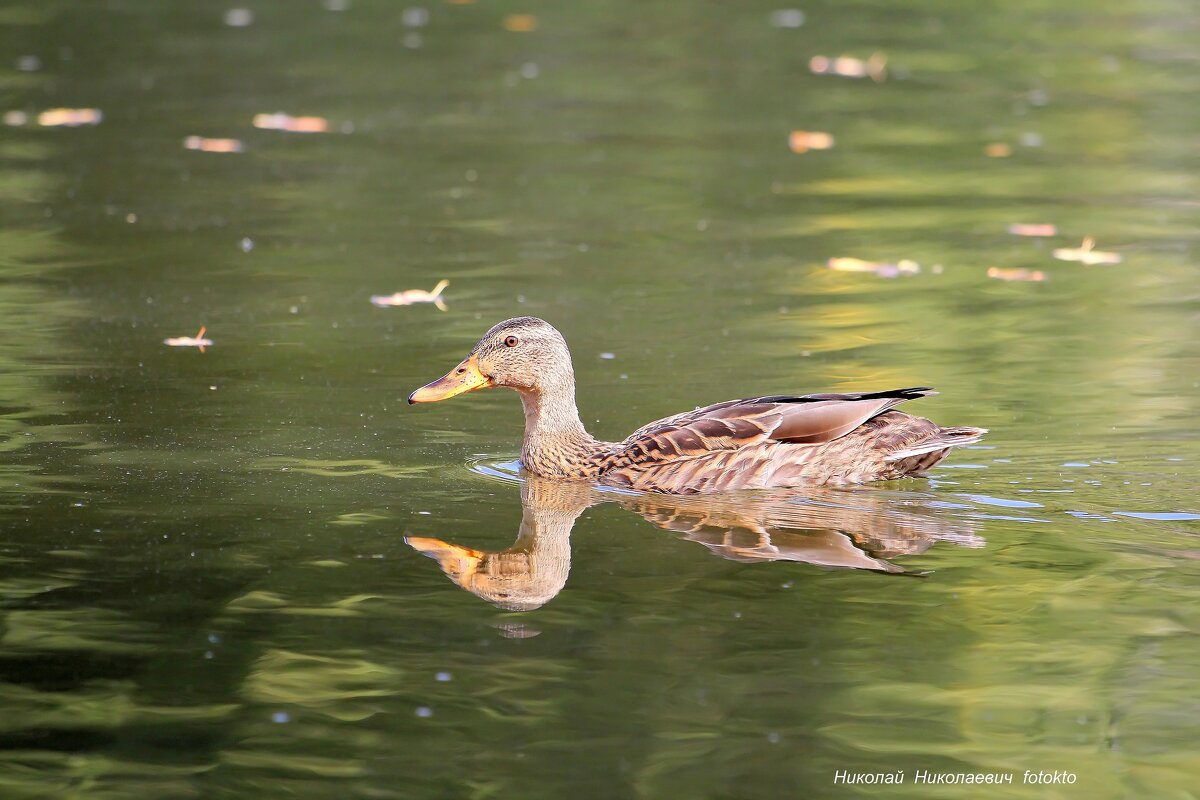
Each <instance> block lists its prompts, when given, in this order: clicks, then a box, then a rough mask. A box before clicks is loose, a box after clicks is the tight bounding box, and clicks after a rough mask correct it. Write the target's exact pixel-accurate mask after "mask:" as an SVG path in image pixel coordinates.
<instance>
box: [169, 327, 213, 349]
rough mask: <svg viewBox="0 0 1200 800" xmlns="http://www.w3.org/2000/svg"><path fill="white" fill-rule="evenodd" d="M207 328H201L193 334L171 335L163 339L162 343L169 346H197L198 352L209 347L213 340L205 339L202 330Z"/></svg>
mask: <svg viewBox="0 0 1200 800" xmlns="http://www.w3.org/2000/svg"><path fill="white" fill-rule="evenodd" d="M207 330H208V328H201V329H200V332H199V333H197V334H196V335H195V336H173V337H171V338H170V339H163V344H165V345H167V346H169V347H199V348H200V352H201V353H203V352H204V348H206V347H211V346H212V343H213V340H212V339H205V338H204V332H205V331H207Z"/></svg>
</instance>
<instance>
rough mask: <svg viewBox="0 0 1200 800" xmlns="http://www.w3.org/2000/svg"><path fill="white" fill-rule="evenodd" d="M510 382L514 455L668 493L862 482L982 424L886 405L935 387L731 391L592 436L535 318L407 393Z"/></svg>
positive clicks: (552, 343) (559, 472)
mask: <svg viewBox="0 0 1200 800" xmlns="http://www.w3.org/2000/svg"><path fill="white" fill-rule="evenodd" d="M491 386H507V387H509V388H510V389H515V390H516V391H517V392H518V393H519V394H520V395H521V403H522V405H523V406H524V407H525V442H524V444H523V445H522V446H521V464H522V465H523V466H524V467H525V469H526V470H528V471H529V472H530V473H532V474H534V475H539V476H543V477H548V478H567V479H584V480H596V481H600V482H602V483H606V484H610V485H613V486H621V487H626V488H630V489H637V490H641V491H650V492H667V493H670V494H696V493H698V492H714V491H726V490H731V489H765V488H772V487H790V486H803V485H811V484H840V483H863V482H865V481H874V480H891V479H893V478H902V477H905V476H907V475H920V474H922V473H924V472H926V471H927V470H929V469H930V468H931V467H933V466H934V465H935V464H937V463H938V462H939V461H941V460H942V459H943V458H945V457H946V454H947V453H949V452H950V448H952V447H957V446H958V445H964V444H971V443H972V442H976V441H978V440H979V437H981V436H982V435H983V434H985V433H987V431H986V430H984V429H983V428H965V427H964V428H943V427H941V426H939V425H938V424H936V423H934V422H931V421H929V420H927V419H923V418H921V417H913V416H909V415H908V414H904V413H902V412H900V411H892V410H891V409H892V408H893V407H894V406H896V405H899V404H900V403H903V402H904V401H905V400H912V399H913V398H916V397H927V396H929V395H932V394H936V392H934V391H933V390H932V389H928V388H916V389H893V390H891V391H887V392H861V393H850V394H809V395H803V396H801V397H793V396H790V395H774V396H770V397H753V398H750V399H748V400H730V401H728V402H725V403H717V404H716V405H713V406H708V407H706V408H698V409H696V410H695V411H688V412H685V413H683V414H676V415H675V416H672V417H667V418H666V419H660V420H658V421H657V422H651V423H650V424H649V425H645V426H643V427H641V428H639V429H637V430H636V431H634V432H633V433H631V434H630V435H629V436H628V437H627V438H626V439H625V440H624V441H623V442H615V443H614V442H601V441H597V440H596V439H594V438H592V436H591V434H589V433H588V432H587V431H586V430H584V428H583V423H582V422H580V421H579V411H578V410H577V409H576V408H575V373H574V370H573V369H572V367H571V353H570V351H569V350H567V343H566V341H565V340H564V339H563V337H562V334H560V333H559V332H558V331H556V330H555V329H554V327H553V326H551V325H550V324H549V323H548V322H545V321H544V320H540V319H538V318H536V317H516V318H515V319H509V320H505V321H504V322H501V323H500V324H499V325H496V326H495V327H494V328H492V329H491V330H490V331H488V332H487V333H486V334H484V337H483V338H482V339H480V340H479V343H478V344H476V345H475V347H474V349H472V350H471V353H470V355H468V356H467V357H466V358H465V359H464V360H463V361H462V362H461V363H460V364H459V365H458V366H457V367H455V368H454V369H452V370H451V371H450V372H448V373H446V375H445V376H443V377H441V378H438V379H437V380H436V381H434V382H433V383H431V384H429V385H427V386H422V387H421V388H420V389H417V390H416V391H415V392H413V393H412V394H411V395H409V398H408V402H410V403H433V402H436V401H438V400H445V399H446V398H449V397H454V396H455V395H458V394H462V393H464V392H470V391H473V390H475V389H483V388H487V387H491Z"/></svg>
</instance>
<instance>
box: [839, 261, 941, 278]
mask: <svg viewBox="0 0 1200 800" xmlns="http://www.w3.org/2000/svg"><path fill="white" fill-rule="evenodd" d="M825 263H826V265H827V266H828V267H829V268H830V269H832V270H836V271H838V272H871V273H874V274H876V275H878V276H879V277H881V278H898V277H900V276H901V275H916V274H917V273H918V272H920V271H921V265H920V264H918V263H917V262H915V261H911V260H909V259H907V258H905V259H901V260H900V261H897V262H896V263H895V264H889V263H887V262H884V261H864V260H863V259H861V258H831V259H829V261H827V262H825Z"/></svg>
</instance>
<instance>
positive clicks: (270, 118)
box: [253, 111, 329, 133]
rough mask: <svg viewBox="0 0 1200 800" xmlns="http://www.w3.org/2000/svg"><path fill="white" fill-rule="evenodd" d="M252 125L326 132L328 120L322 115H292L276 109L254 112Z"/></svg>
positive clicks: (297, 131)
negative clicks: (260, 112) (261, 112)
mask: <svg viewBox="0 0 1200 800" xmlns="http://www.w3.org/2000/svg"><path fill="white" fill-rule="evenodd" d="M253 125H254V127H256V128H259V129H261V130H266V131H288V132H289V133H328V131H329V120H327V119H325V118H324V117H293V116H292V115H291V114H285V113H283V112H282V111H278V112H276V113H274V114H255V115H254V120H253Z"/></svg>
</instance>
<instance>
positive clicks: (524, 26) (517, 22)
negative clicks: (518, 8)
mask: <svg viewBox="0 0 1200 800" xmlns="http://www.w3.org/2000/svg"><path fill="white" fill-rule="evenodd" d="M501 24H502V25H503V26H504V30H506V31H511V32H512V33H529V32H530V31H536V30H537V26H538V18H537V17H536V16H535V15H533V14H509V15H508V16H507V17H505V18H504V21H503V22H502V23H501Z"/></svg>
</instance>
